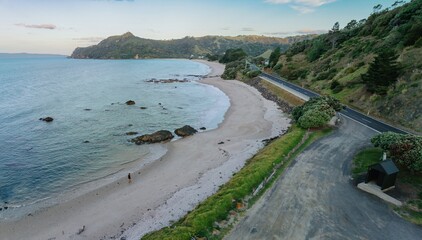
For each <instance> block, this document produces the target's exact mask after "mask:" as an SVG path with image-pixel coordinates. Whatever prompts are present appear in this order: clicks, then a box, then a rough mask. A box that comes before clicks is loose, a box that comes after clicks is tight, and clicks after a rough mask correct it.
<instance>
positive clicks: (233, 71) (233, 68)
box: [221, 60, 245, 80]
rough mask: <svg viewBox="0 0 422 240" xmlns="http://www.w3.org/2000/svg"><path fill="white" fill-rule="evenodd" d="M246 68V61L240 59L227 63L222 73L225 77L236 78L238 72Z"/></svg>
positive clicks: (222, 76)
mask: <svg viewBox="0 0 422 240" xmlns="http://www.w3.org/2000/svg"><path fill="white" fill-rule="evenodd" d="M244 68H245V61H243V60H239V61H235V62H230V63H228V64H227V65H226V68H225V69H224V73H223V74H222V75H221V78H223V79H226V80H228V79H236V77H237V73H238V72H240V71H242V70H243V69H244Z"/></svg>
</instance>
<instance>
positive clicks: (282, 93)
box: [261, 81, 305, 106]
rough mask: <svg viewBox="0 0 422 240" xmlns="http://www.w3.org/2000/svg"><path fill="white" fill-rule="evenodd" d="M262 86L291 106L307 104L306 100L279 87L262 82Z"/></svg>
mask: <svg viewBox="0 0 422 240" xmlns="http://www.w3.org/2000/svg"><path fill="white" fill-rule="evenodd" d="M261 85H262V86H263V87H265V88H266V89H268V91H270V92H271V93H272V94H274V95H276V96H278V97H279V98H281V99H283V100H285V101H286V102H288V103H289V104H290V105H293V106H299V105H302V104H303V103H304V102H305V101H304V100H302V99H301V98H299V97H297V96H295V95H294V94H291V93H290V92H288V91H286V90H284V89H282V88H280V87H277V86H275V85H274V84H272V83H269V82H267V81H261Z"/></svg>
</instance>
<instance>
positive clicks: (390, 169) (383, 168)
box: [369, 159, 399, 175]
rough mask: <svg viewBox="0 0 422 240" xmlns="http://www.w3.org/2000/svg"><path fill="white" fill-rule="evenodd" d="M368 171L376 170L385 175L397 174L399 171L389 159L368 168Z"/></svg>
mask: <svg viewBox="0 0 422 240" xmlns="http://www.w3.org/2000/svg"><path fill="white" fill-rule="evenodd" d="M369 168H370V169H376V170H378V171H380V172H383V173H386V174H388V175H389V174H393V173H398V172H399V169H398V168H397V167H396V165H395V164H394V162H393V161H392V160H390V159H386V160H384V161H382V162H379V163H376V164H374V165H372V166H370V167H369Z"/></svg>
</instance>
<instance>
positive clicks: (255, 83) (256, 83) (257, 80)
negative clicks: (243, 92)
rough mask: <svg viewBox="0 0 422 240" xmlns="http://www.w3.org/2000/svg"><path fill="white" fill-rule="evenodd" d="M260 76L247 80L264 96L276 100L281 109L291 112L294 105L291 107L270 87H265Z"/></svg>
mask: <svg viewBox="0 0 422 240" xmlns="http://www.w3.org/2000/svg"><path fill="white" fill-rule="evenodd" d="M261 81H262V80H261V79H260V78H254V79H252V80H251V81H249V82H247V84H249V85H251V86H252V87H254V88H256V89H257V90H258V91H259V92H260V93H261V94H262V96H263V97H264V98H266V99H268V100H270V101H273V102H275V103H276V104H277V105H278V106H279V107H280V109H281V110H282V111H283V112H285V113H291V111H292V110H293V107H291V106H290V105H289V104H288V103H287V102H285V101H283V100H282V99H280V98H278V97H277V96H276V95H274V94H272V93H271V92H270V91H269V90H268V89H266V88H265V87H263V86H262V85H261V84H260V83H261Z"/></svg>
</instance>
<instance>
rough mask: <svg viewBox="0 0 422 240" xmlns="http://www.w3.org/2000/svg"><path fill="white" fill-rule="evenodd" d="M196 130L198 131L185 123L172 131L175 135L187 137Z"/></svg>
mask: <svg viewBox="0 0 422 240" xmlns="http://www.w3.org/2000/svg"><path fill="white" fill-rule="evenodd" d="M197 132H198V131H196V130H195V128H193V127H191V126H189V125H185V126H183V127H181V128H178V129H176V130H175V131H174V133H176V134H177V136H179V137H187V136H190V135H193V134H195V133H197Z"/></svg>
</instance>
